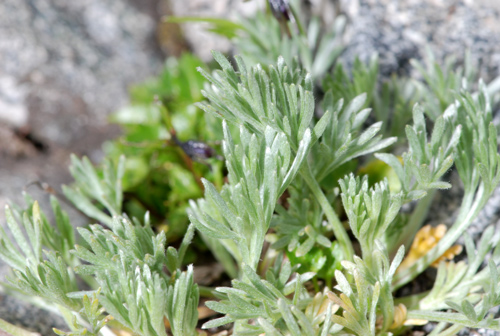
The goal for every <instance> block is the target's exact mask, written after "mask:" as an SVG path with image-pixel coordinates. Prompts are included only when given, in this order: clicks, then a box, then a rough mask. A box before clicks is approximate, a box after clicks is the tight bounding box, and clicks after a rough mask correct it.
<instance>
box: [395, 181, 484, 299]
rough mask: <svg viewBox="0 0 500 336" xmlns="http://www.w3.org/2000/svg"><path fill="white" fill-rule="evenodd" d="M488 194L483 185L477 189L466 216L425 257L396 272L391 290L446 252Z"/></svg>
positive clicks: (407, 280) (470, 221) (409, 279)
mask: <svg viewBox="0 0 500 336" xmlns="http://www.w3.org/2000/svg"><path fill="white" fill-rule="evenodd" d="M468 196H469V195H465V197H464V200H465V201H467V200H468V199H469V197H468ZM488 197H489V194H488V193H486V190H485V188H484V184H482V183H481V185H480V186H479V188H478V191H477V194H476V197H475V200H474V203H473V204H472V206H471V207H469V211H467V212H465V213H466V214H467V215H466V216H459V218H457V220H456V221H455V223H454V224H453V226H452V227H451V229H450V230H448V232H447V233H446V234H445V236H444V237H443V238H442V239H441V240H440V241H439V243H438V244H437V245H436V246H434V247H433V248H432V249H431V250H430V251H429V252H428V253H427V254H426V255H425V256H423V257H422V258H420V259H419V260H417V262H415V264H414V265H413V266H411V267H409V268H406V269H404V270H402V271H401V272H398V273H397V274H396V276H395V277H394V281H393V290H397V289H398V288H400V287H402V286H404V285H405V284H407V283H408V282H410V281H412V280H413V279H414V278H416V277H417V275H418V274H420V273H422V272H423V271H424V270H425V269H426V268H427V267H429V265H430V264H432V263H433V262H434V261H435V260H436V259H437V258H439V256H441V255H442V254H443V253H445V252H446V250H447V249H449V248H450V247H451V246H452V245H453V244H454V243H455V242H456V241H457V239H458V238H460V236H461V235H462V234H463V233H464V231H465V230H466V229H467V228H468V227H469V225H470V224H471V223H472V221H473V220H474V218H475V217H476V216H477V214H478V213H479V211H480V210H481V209H482V208H483V207H484V205H485V203H486V201H487V200H488Z"/></svg>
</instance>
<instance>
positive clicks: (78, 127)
mask: <svg viewBox="0 0 500 336" xmlns="http://www.w3.org/2000/svg"><path fill="white" fill-rule="evenodd" d="M158 2H159V1H158V0H147V1H140V3H139V2H137V1H133V0H130V1H129V0H81V1H66V0H3V1H1V5H0V142H1V143H2V146H1V147H0V206H1V207H2V209H3V205H4V204H5V203H7V202H8V199H10V200H13V201H14V202H16V203H18V204H22V191H23V190H26V191H27V192H29V193H30V194H32V195H33V197H34V198H36V199H38V200H39V201H40V203H41V206H42V208H44V209H50V206H49V202H48V198H49V197H48V195H47V193H46V192H44V191H43V190H42V189H40V188H39V187H37V184H31V182H45V183H47V184H48V185H49V186H50V187H52V188H54V189H55V191H56V192H60V185H61V184H62V183H70V182H71V177H70V176H69V173H68V169H67V167H68V164H69V154H70V153H71V152H74V153H76V154H77V155H79V156H81V155H87V156H89V157H90V158H91V160H93V161H94V162H97V161H99V159H100V158H101V157H102V151H101V150H100V146H101V144H102V142H103V141H105V140H107V139H110V138H113V137H115V136H116V135H117V134H118V128H117V127H115V126H110V125H108V123H107V118H108V116H109V114H110V113H111V112H113V111H115V110H116V109H118V108H119V107H121V106H123V105H125V104H126V103H127V102H128V87H129V86H130V85H132V84H133V83H138V82H141V81H143V80H144V79H146V78H148V77H150V76H153V75H156V74H157V73H159V70H160V68H161V64H162V62H163V59H164V55H163V54H162V52H161V50H160V48H159V47H158V44H157V43H156V36H155V35H156V25H157V21H158V17H159V13H158V11H157V4H158ZM67 210H70V211H71V209H70V208H67ZM70 216H71V218H72V222H73V224H75V225H82V224H86V223H87V222H88V220H87V219H86V218H83V217H82V216H81V215H79V214H78V213H77V212H76V211H74V210H73V211H72V212H71V213H70ZM0 223H1V224H2V225H4V224H5V220H4V215H3V210H1V211H0ZM7 272H8V267H6V265H4V264H3V263H0V279H2V280H3V279H4V276H5V275H6V274H7ZM0 318H3V319H5V320H7V321H9V322H12V323H14V324H19V325H23V326H25V327H26V328H28V329H30V330H32V331H37V332H39V333H41V334H42V335H53V332H52V331H51V328H52V327H53V326H55V327H58V328H62V329H67V328H65V324H64V322H63V321H62V320H61V319H60V318H58V317H57V316H54V315H53V314H50V313H48V312H46V311H43V310H39V309H38V308H36V307H33V306H30V305H28V304H26V303H25V302H22V301H19V300H17V299H15V298H12V297H10V296H5V295H4V294H1V296H0Z"/></svg>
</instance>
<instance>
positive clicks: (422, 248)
mask: <svg viewBox="0 0 500 336" xmlns="http://www.w3.org/2000/svg"><path fill="white" fill-rule="evenodd" d="M446 230H447V227H446V225H444V224H439V225H438V226H436V227H432V226H430V225H425V226H424V227H422V228H421V229H420V230H419V231H418V232H417V234H416V235H415V239H414V240H413V243H412V245H411V248H410V251H409V252H408V255H407V256H406V258H405V259H404V260H403V262H402V263H401V265H399V269H403V268H408V267H410V266H412V265H413V264H414V263H415V262H416V261H417V260H418V259H420V258H422V257H423V256H425V255H426V254H427V253H428V252H429V251H430V250H431V249H432V248H433V247H434V246H436V245H437V243H438V242H439V241H440V240H441V238H443V237H444V235H445V234H446ZM461 252H462V246H460V245H454V246H452V247H450V248H449V249H448V250H446V251H445V252H444V253H443V255H441V256H440V257H439V258H438V259H436V260H435V261H434V262H433V263H432V264H431V266H433V267H438V266H439V263H440V262H441V261H444V260H452V259H453V258H454V257H455V256H456V255H458V254H460V253H461Z"/></svg>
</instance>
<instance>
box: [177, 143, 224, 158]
mask: <svg viewBox="0 0 500 336" xmlns="http://www.w3.org/2000/svg"><path fill="white" fill-rule="evenodd" d="M179 146H180V147H181V148H182V150H183V151H184V153H186V155H187V156H189V157H190V158H191V159H192V160H195V161H204V160H206V159H209V158H213V157H217V153H216V152H215V150H214V149H213V148H212V147H210V146H209V145H207V144H206V143H204V142H201V141H195V140H189V141H186V142H180V141H179Z"/></svg>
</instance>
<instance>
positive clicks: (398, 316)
mask: <svg viewBox="0 0 500 336" xmlns="http://www.w3.org/2000/svg"><path fill="white" fill-rule="evenodd" d="M406 313H407V309H406V306H405V305H404V304H402V303H400V304H398V305H397V306H394V321H393V322H392V325H391V327H390V329H397V328H399V327H401V326H402V325H403V324H404V323H405V321H406Z"/></svg>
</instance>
